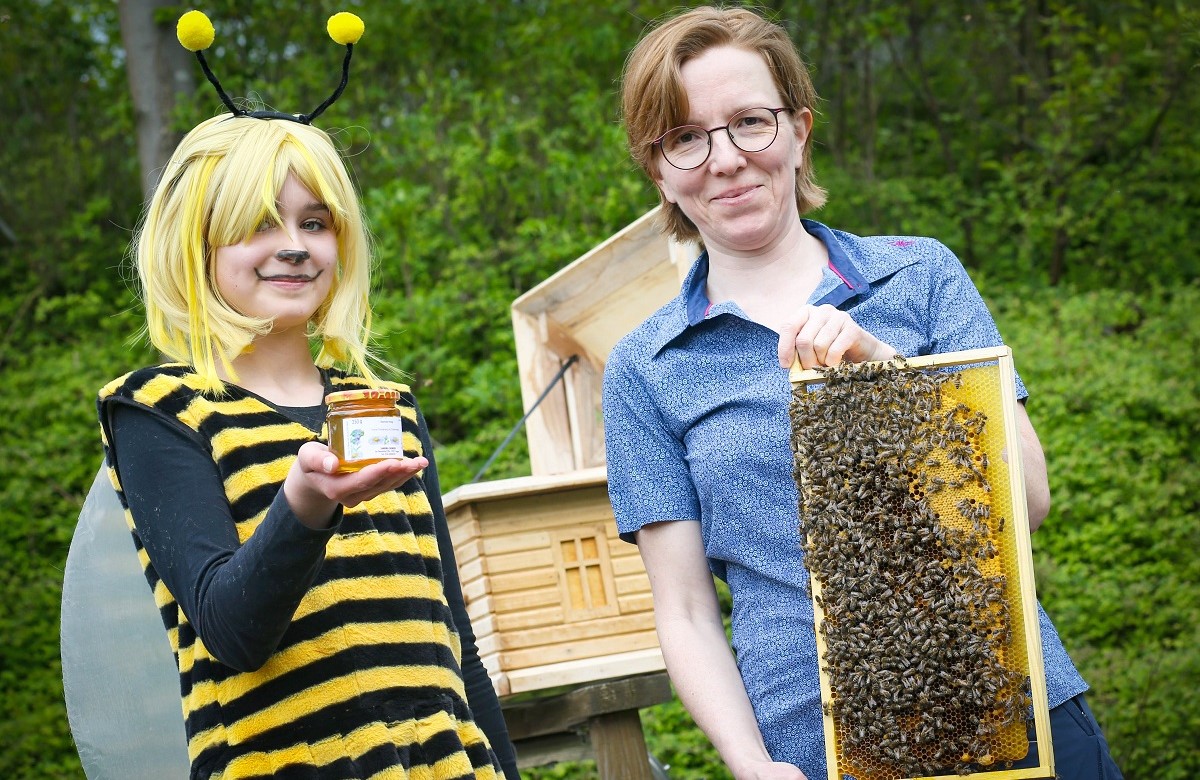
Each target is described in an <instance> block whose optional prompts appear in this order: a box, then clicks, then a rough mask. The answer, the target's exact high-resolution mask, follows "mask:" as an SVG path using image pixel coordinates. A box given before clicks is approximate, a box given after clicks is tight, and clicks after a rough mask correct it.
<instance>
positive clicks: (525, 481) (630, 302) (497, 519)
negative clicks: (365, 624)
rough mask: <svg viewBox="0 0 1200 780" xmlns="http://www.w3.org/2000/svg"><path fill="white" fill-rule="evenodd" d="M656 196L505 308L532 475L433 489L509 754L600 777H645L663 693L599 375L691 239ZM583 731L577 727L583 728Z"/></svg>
mask: <svg viewBox="0 0 1200 780" xmlns="http://www.w3.org/2000/svg"><path fill="white" fill-rule="evenodd" d="M656 215H657V209H655V210H653V211H651V212H649V213H648V214H646V215H644V216H643V217H641V218H640V219H638V220H636V221H635V222H633V223H632V224H630V225H629V226H628V227H626V228H625V229H623V230H621V231H620V232H618V233H617V234H616V235H614V236H612V237H611V238H609V239H608V240H606V241H604V242H603V243H601V244H600V245H599V246H597V247H595V248H594V249H592V250H591V251H589V252H588V253H587V254H585V255H584V256H582V257H580V258H579V259H577V260H575V261H574V262H572V263H571V264H570V265H568V266H567V267H566V268H564V269H562V270H561V271H559V272H558V273H556V274H554V275H553V276H552V277H550V278H549V279H547V280H545V281H544V282H542V283H541V284H539V285H538V286H536V287H534V288H533V289H532V290H530V291H529V292H527V293H526V294H524V295H522V296H521V297H520V298H518V299H517V300H516V301H515V302H514V303H513V306H512V316H513V330H514V335H515V337H516V346H517V363H518V366H519V369H520V375H521V391H522V396H523V399H524V403H525V406H526V408H527V409H528V408H531V407H532V406H533V405H534V403H535V402H536V401H537V399H538V398H539V397H540V396H541V395H542V393H543V392H546V389H547V386H548V385H550V384H551V382H552V380H553V379H554V378H555V376H557V375H558V374H559V372H560V371H563V367H564V366H567V369H566V370H565V372H564V373H563V376H562V379H561V381H560V382H558V383H557V384H556V385H554V386H553V388H552V389H551V390H550V391H549V393H548V394H547V395H546V397H545V399H544V400H543V401H542V403H541V404H540V406H538V408H537V410H536V411H535V412H533V413H532V414H531V415H530V416H529V419H528V421H527V424H526V435H527V437H528V440H529V454H530V465H531V471H532V475H531V476H528V477H518V478H516V479H504V480H494V481H490V482H478V483H473V484H468V485H464V486H462V487H459V488H457V489H455V490H453V491H451V492H450V493H448V494H447V495H446V496H445V497H444V503H445V507H446V516H447V519H448V521H449V524H450V534H451V537H452V539H453V540H454V549H455V555H456V556H457V559H458V566H459V571H460V578H461V580H462V586H463V596H464V598H465V600H466V604H467V612H468V613H469V614H470V616H471V621H472V625H473V627H474V629H475V634H476V638H477V640H478V645H479V653H480V657H481V658H482V660H483V663H484V666H485V667H486V668H487V670H488V673H489V674H490V675H491V678H492V683H493V685H494V686H495V688H496V691H497V693H498V694H499V695H500V697H501V703H502V706H503V707H504V709H505V715H506V719H507V720H508V722H509V727H510V730H511V734H512V736H513V738H514V741H515V742H516V743H517V748H518V753H519V755H520V760H521V763H522V766H533V765H537V764H539V763H548V762H552V761H555V760H567V759H571V758H580V757H584V756H586V755H594V756H595V758H596V761H597V766H598V768H599V771H600V775H601V777H604V778H620V779H621V780H630V779H632V780H638V778H642V777H645V778H647V780H648V779H649V778H651V777H652V775H651V774H650V768H649V765H648V761H647V758H646V748H645V742H644V740H643V738H642V731H641V722H640V719H639V716H638V709H639V708H641V707H647V706H651V705H653V704H658V703H660V702H663V701H667V700H669V699H670V698H671V689H670V684H669V682H668V681H667V677H666V674H665V673H664V669H665V666H664V663H663V658H662V652H661V651H660V650H659V647H658V638H657V635H656V633H655V628H654V612H653V605H652V603H651V597H650V583H649V579H648V577H647V575H646V571H645V569H644V568H643V566H642V561H641V557H640V555H639V554H638V551H637V548H636V547H635V546H634V545H631V544H628V543H627V542H625V541H623V540H621V539H620V537H619V536H618V535H617V528H616V523H615V520H614V519H613V515H612V509H611V507H610V505H609V502H608V491H607V485H608V483H607V478H606V474H605V470H604V433H603V424H602V419H601V409H600V392H601V379H602V377H603V374H604V365H605V362H606V361H607V359H608V354H609V352H610V350H611V349H612V347H613V346H614V345H615V344H616V342H617V341H618V340H619V339H620V338H621V337H622V336H624V335H625V334H626V333H628V332H629V331H630V330H632V329H633V328H634V327H636V326H637V325H638V324H639V323H640V322H642V320H644V319H645V318H646V317H648V316H649V315H650V314H652V313H653V312H654V311H655V310H656V309H658V308H659V307H660V306H662V305H663V304H664V303H666V302H667V301H668V300H670V299H671V298H672V297H674V296H675V295H676V294H677V293H678V291H679V286H680V282H681V280H682V278H683V276H684V275H685V274H686V272H687V270H688V267H689V266H690V263H691V261H692V259H694V258H695V256H696V254H697V251H698V250H697V248H696V247H695V246H688V245H679V244H675V243H674V242H671V241H668V240H667V238H666V237H665V236H664V235H663V234H662V233H661V232H660V231H659V230H658V228H657V227H656V225H655V222H654V220H655V217H656ZM584 734H586V735H588V736H589V737H590V740H588V739H584V738H583V736H582V735H584Z"/></svg>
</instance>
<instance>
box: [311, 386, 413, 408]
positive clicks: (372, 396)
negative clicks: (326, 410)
mask: <svg viewBox="0 0 1200 780" xmlns="http://www.w3.org/2000/svg"><path fill="white" fill-rule="evenodd" d="M399 399H400V391H399V390H339V391H338V392H336V393H330V394H329V395H327V396H325V403H326V404H328V405H329V406H333V405H334V404H336V403H343V402H345V401H390V402H391V403H396V401H398V400H399Z"/></svg>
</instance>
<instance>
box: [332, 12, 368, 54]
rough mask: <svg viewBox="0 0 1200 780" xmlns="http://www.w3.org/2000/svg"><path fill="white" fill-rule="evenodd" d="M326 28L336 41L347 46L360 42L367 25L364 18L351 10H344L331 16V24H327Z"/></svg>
mask: <svg viewBox="0 0 1200 780" xmlns="http://www.w3.org/2000/svg"><path fill="white" fill-rule="evenodd" d="M325 29H326V30H328V31H329V37H330V38H333V40H334V42H335V43H340V44H342V45H343V46H345V45H347V44H350V43H358V39H359V38H361V37H362V34H363V30H365V29H366V27H365V26H364V25H363V20H362V19H359V18H358V17H357V16H355V15H354V14H352V13H350V12H349V11H342V12H341V13H338V14H334V15H333V16H331V17H329V24H327V25H325Z"/></svg>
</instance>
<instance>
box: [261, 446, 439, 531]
mask: <svg viewBox="0 0 1200 780" xmlns="http://www.w3.org/2000/svg"><path fill="white" fill-rule="evenodd" d="M428 465H429V461H428V460H427V459H425V458H424V457H417V458H396V459H389V460H383V461H380V462H379V463H372V464H370V465H368V466H364V467H363V468H361V469H359V470H358V471H350V472H346V473H344V474H342V473H338V471H337V467H338V459H337V456H336V455H334V454H333V453H332V452H331V451H330V450H329V447H327V446H326V445H324V444H321V443H320V442H308V443H306V444H304V445H303V446H302V447H301V448H300V451H299V452H298V453H297V454H296V460H295V462H294V463H293V464H292V468H291V470H290V471H289V472H288V475H287V478H286V479H285V480H284V482H283V492H284V496H285V497H286V498H287V501H288V505H289V506H291V508H292V511H293V512H295V514H296V516H297V517H298V518H299V519H300V522H302V523H304V524H305V525H308V526H310V527H313V528H326V527H328V526H329V521H330V520H331V519H332V517H333V511H334V509H335V508H336V505H337V504H341V505H343V506H348V507H350V506H357V505H358V504H361V503H362V502H363V501H369V500H371V499H372V498H375V496H378V495H380V494H382V493H386V492H388V491H391V490H395V489H396V488H398V487H400V486H401V485H403V484H404V483H405V482H407V481H408V480H410V479H412V478H413V476H414V475H416V474H417V473H418V472H419V471H421V469H423V468H426V467H427V466H428Z"/></svg>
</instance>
